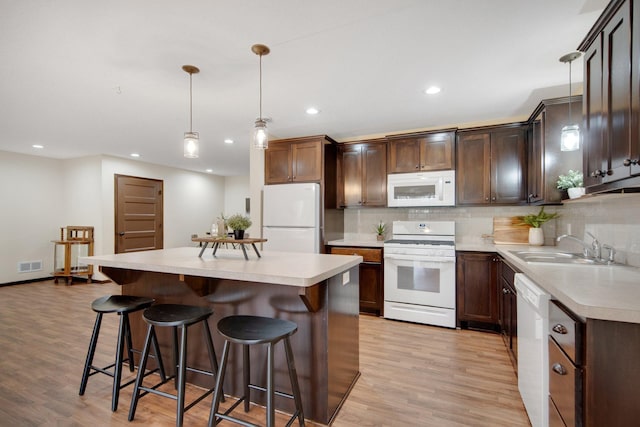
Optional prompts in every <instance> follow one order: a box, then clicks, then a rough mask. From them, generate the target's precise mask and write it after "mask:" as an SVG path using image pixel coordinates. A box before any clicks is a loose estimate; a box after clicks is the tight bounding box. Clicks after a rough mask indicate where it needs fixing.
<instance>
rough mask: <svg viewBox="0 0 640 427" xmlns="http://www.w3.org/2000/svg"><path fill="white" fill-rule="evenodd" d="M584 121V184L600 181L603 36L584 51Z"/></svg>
mask: <svg viewBox="0 0 640 427" xmlns="http://www.w3.org/2000/svg"><path fill="white" fill-rule="evenodd" d="M584 97H585V102H583V104H582V108H583V110H582V115H583V122H584V127H585V128H584V148H583V174H584V185H585V187H592V186H594V185H598V184H600V183H601V182H602V169H603V165H602V158H603V152H602V151H603V150H602V143H603V105H602V102H603V100H602V36H601V37H598V38H597V39H596V41H594V42H593V44H592V45H591V46H589V48H588V49H587V51H586V52H585V54H584Z"/></svg>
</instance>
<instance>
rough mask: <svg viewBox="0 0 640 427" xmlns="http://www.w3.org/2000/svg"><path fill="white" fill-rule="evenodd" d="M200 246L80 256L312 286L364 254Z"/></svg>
mask: <svg viewBox="0 0 640 427" xmlns="http://www.w3.org/2000/svg"><path fill="white" fill-rule="evenodd" d="M200 249H201V248H198V247H182V248H172V249H159V250H153V251H143V252H131V253H126V254H124V253H123V254H115V255H96V256H85V257H80V258H79V260H80V261H81V262H84V263H87V264H93V265H99V266H105V267H115V268H125V269H131V270H142V271H155V272H160V273H173V274H183V275H189V276H200V277H211V278H218V279H233V280H244V281H251V282H262V283H273V284H278V285H289V286H298V287H309V286H313V285H315V284H316V283H319V282H321V281H323V280H325V279H328V278H330V277H333V276H335V275H336V274H338V273H341V272H343V271H345V270H348V269H349V268H351V267H354V266H356V265H358V264H360V263H361V262H362V257H361V256H350V255H329V254H308V253H294V252H269V251H264V252H262V253H261V255H262V257H261V258H257V257H255V256H253V257H250V258H249V260H248V261H247V260H245V259H244V257H243V255H242V252H241V251H239V250H232V249H221V250H218V252H217V253H216V256H215V257H214V256H212V254H211V253H212V251H211V250H206V251H205V253H204V254H203V255H202V258H200V257H198V254H199V252H200Z"/></svg>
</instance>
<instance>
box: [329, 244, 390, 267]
mask: <svg viewBox="0 0 640 427" xmlns="http://www.w3.org/2000/svg"><path fill="white" fill-rule="evenodd" d="M331 253H332V254H334V255H360V256H361V257H362V259H363V261H364V262H375V263H378V264H380V263H382V249H370V248H351V247H344V248H336V247H334V248H331Z"/></svg>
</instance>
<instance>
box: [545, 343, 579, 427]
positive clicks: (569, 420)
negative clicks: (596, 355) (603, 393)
mask: <svg viewBox="0 0 640 427" xmlns="http://www.w3.org/2000/svg"><path fill="white" fill-rule="evenodd" d="M549 396H551V398H552V399H553V403H554V404H555V406H556V408H557V409H558V412H559V413H560V415H561V416H562V419H563V420H564V422H565V424H566V425H567V426H569V427H572V426H581V425H582V370H581V369H580V368H576V366H575V365H574V364H573V363H572V362H571V360H569V358H568V357H567V355H566V354H564V353H563V352H562V350H560V347H558V345H557V344H556V343H555V341H553V340H552V339H551V338H549Z"/></svg>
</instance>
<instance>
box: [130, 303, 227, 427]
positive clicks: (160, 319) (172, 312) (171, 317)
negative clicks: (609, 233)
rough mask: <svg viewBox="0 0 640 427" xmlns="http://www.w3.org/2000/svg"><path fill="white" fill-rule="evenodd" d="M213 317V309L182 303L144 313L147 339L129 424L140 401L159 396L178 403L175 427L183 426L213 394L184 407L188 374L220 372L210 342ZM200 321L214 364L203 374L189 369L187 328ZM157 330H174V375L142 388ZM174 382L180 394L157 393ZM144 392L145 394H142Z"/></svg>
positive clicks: (207, 393) (191, 368) (158, 306)
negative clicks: (187, 415)
mask: <svg viewBox="0 0 640 427" xmlns="http://www.w3.org/2000/svg"><path fill="white" fill-rule="evenodd" d="M212 314H213V310H212V309H210V308H208V307H198V306H192V305H181V304H156V305H154V306H152V307H150V308H148V309H146V310H145V311H144V313H143V314H142V317H143V319H144V320H145V322H147V324H148V327H147V337H146V339H145V343H144V348H143V350H142V357H141V359H140V367H139V368H138V375H137V377H136V383H135V386H134V388H133V396H132V397H131V407H130V408H129V421H132V420H133V418H134V416H135V413H136V407H137V405H138V400H139V399H140V398H141V397H142V396H144V395H146V394H147V393H153V394H157V395H159V396H163V397H168V398H170V399H174V400H176V402H177V410H176V426H178V427H180V426H182V422H183V418H184V413H185V411H187V410H189V409H191V408H192V407H193V406H194V405H196V404H197V403H198V402H200V401H201V400H202V399H204V398H205V397H207V396H209V395H210V394H211V393H213V390H214V389H215V388H210V389H208V390H207V391H206V392H205V393H203V394H202V395H201V396H200V397H198V398H197V399H196V400H194V401H193V402H191V403H190V404H189V405H187V406H186V407H185V405H184V400H185V396H184V393H185V378H186V373H187V371H189V372H196V373H198V374H202V375H208V376H211V377H213V378H215V377H216V373H217V372H218V361H217V359H216V351H215V349H214V347H213V341H212V339H211V330H210V329H209V323H208V319H209V317H211V315H212ZM198 322H202V325H203V328H202V332H203V334H204V341H205V344H206V346H207V351H208V352H209V362H210V363H211V371H204V370H201V369H196V368H193V367H189V366H187V329H188V327H189V326H191V325H194V324H196V323H198ZM156 327H171V328H173V366H174V368H175V373H174V374H173V375H171V376H170V377H168V378H162V381H161V382H159V383H158V384H156V385H154V386H151V387H148V386H143V385H142V381H143V379H144V377H145V375H144V371H145V369H146V365H147V358H148V356H149V347H150V346H151V344H152V342H154V341H155V340H156V334H155V328H156ZM178 329H180V330H181V333H180V346H179V347H178ZM171 379H175V386H176V389H177V395H174V394H169V393H166V392H164V391H161V390H157V388H158V387H160V386H162V385H163V384H165V383H167V382H168V381H170V380H171ZM141 391H142V393H141Z"/></svg>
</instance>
